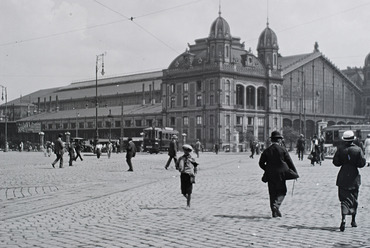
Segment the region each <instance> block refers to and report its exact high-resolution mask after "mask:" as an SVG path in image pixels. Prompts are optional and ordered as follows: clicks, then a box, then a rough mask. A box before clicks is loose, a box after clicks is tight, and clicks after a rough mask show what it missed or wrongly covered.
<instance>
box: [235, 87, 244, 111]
mask: <svg viewBox="0 0 370 248" xmlns="http://www.w3.org/2000/svg"><path fill="white" fill-rule="evenodd" d="M236 106H237V108H243V107H244V87H243V86H242V85H237V86H236Z"/></svg>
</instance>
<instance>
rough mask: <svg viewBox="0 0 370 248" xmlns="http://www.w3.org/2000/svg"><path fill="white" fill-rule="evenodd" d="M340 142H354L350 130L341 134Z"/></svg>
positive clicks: (353, 135) (353, 136)
mask: <svg viewBox="0 0 370 248" xmlns="http://www.w3.org/2000/svg"><path fill="white" fill-rule="evenodd" d="M342 140H344V141H354V140H355V134H354V133H353V131H351V130H348V131H345V132H344V133H343V136H342Z"/></svg>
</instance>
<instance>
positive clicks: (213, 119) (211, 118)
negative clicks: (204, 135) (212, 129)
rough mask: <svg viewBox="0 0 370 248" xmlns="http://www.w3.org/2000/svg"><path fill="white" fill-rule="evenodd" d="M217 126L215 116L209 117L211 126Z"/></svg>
mask: <svg viewBox="0 0 370 248" xmlns="http://www.w3.org/2000/svg"><path fill="white" fill-rule="evenodd" d="M214 124H215V116H214V115H210V116H209V125H211V126H213V125H214Z"/></svg>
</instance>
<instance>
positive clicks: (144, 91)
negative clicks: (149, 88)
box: [143, 84, 145, 105]
mask: <svg viewBox="0 0 370 248" xmlns="http://www.w3.org/2000/svg"><path fill="white" fill-rule="evenodd" d="M143 105H145V84H143Z"/></svg>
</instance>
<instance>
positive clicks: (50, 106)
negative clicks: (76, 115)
mask: <svg viewBox="0 0 370 248" xmlns="http://www.w3.org/2000/svg"><path fill="white" fill-rule="evenodd" d="M51 111H52V105H51V96H50V97H49V110H48V112H51Z"/></svg>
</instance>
